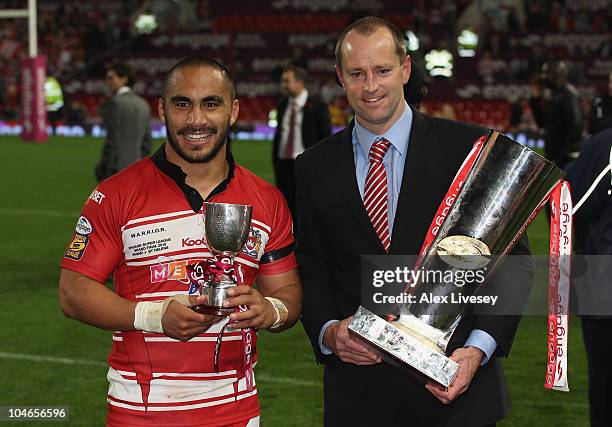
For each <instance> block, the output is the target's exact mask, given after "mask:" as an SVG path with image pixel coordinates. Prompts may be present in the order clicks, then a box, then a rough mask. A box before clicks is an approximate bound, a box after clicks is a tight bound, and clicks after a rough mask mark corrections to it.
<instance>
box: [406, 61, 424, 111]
mask: <svg viewBox="0 0 612 427" xmlns="http://www.w3.org/2000/svg"><path fill="white" fill-rule="evenodd" d="M427 93H429V81H428V80H427V77H425V73H424V72H423V70H422V69H421V67H419V66H416V64H414V63H413V64H412V67H411V68H410V78H409V79H408V83H406V84H405V85H404V100H405V101H406V102H407V103H408V105H411V106H413V107H414V108H416V109H417V110H420V109H421V104H422V103H423V99H425V97H426V96H427Z"/></svg>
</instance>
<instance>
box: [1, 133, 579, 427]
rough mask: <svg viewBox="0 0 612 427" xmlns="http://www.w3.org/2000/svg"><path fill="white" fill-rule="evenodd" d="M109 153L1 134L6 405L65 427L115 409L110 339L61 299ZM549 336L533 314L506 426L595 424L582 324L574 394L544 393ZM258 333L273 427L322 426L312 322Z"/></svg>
mask: <svg viewBox="0 0 612 427" xmlns="http://www.w3.org/2000/svg"><path fill="white" fill-rule="evenodd" d="M100 147H101V140H99V139H93V138H51V139H50V141H49V142H48V143H47V144H33V143H24V142H22V141H20V140H19V139H18V138H17V137H0V148H1V149H2V153H3V155H4V161H3V162H2V163H3V166H2V168H1V169H0V182H1V185H0V189H1V190H0V196H1V197H0V200H1V204H0V222H1V226H0V237H1V238H2V240H1V242H2V245H1V249H0V266H1V279H0V291H1V292H2V298H1V301H2V304H1V307H2V309H1V310H0V325H2V326H1V327H0V379H1V386H2V387H1V389H0V405H38V406H40V405H66V406H69V407H70V421H69V422H68V423H67V424H66V425H71V426H98V425H104V417H105V411H106V390H107V382H106V367H105V365H106V356H107V353H108V351H109V349H110V345H111V333H110V332H108V331H102V330H98V329H95V328H93V327H90V326H87V325H84V324H81V323H79V322H77V321H74V320H70V319H67V318H64V316H63V315H62V313H61V311H60V309H59V305H58V302H57V283H58V277H59V267H58V264H59V261H60V258H61V256H62V254H63V250H64V248H65V246H66V244H67V243H68V240H69V238H70V236H71V232H72V230H73V228H74V225H75V222H76V219H77V218H78V214H79V211H80V209H81V206H82V204H83V202H84V201H85V200H86V198H87V197H88V196H89V194H90V193H91V191H92V189H93V188H94V187H95V180H94V177H93V168H94V165H95V163H96V161H97V158H98V155H99V152H100ZM270 147H271V144H270V142H261V141H235V142H234V143H233V150H234V153H235V155H236V158H237V161H238V162H239V163H241V164H242V165H244V166H246V167H247V168H249V169H251V170H252V171H253V172H255V173H257V174H258V175H260V176H261V177H263V178H265V179H268V180H272V172H271V165H270V158H271V155H270ZM529 238H530V241H531V245H532V250H533V251H534V252H535V253H539V254H543V253H546V251H547V239H548V231H547V222H546V219H545V218H544V217H543V216H541V215H540V216H539V217H538V218H537V219H536V221H535V222H534V224H533V225H532V226H531V227H530V228H529ZM542 277H543V275H542V274H540V275H538V280H537V283H536V285H535V286H534V291H533V295H532V296H533V297H534V298H537V297H540V298H541V297H542V295H544V294H545V284H544V281H543V278H542ZM545 329H546V320H545V318H544V317H543V316H541V315H529V316H525V317H524V318H523V321H522V322H521V326H520V329H519V331H518V333H517V336H516V339H515V342H514V347H513V349H512V353H511V355H510V358H509V359H508V360H507V361H506V362H505V367H506V375H507V378H508V384H509V388H510V392H511V396H512V400H513V410H512V412H511V414H510V416H509V418H508V419H507V420H505V421H503V422H502V423H500V425H501V426H505V427H510V426H552V425H555V426H587V425H588V402H587V374H586V361H585V355H584V348H583V345H582V336H581V333H580V324H579V319H572V322H571V332H572V333H571V335H570V336H571V339H570V354H569V378H570V388H571V392H570V393H560V392H551V391H547V390H545V389H544V388H543V386H542V384H543V381H544V371H545V359H546V331H545ZM259 336H260V339H259V341H258V350H259V352H260V362H259V363H258V366H257V368H256V372H257V379H258V388H259V396H260V401H261V406H262V425H264V426H319V425H322V417H323V407H322V406H323V405H322V393H323V388H322V374H323V369H322V367H321V366H317V365H316V363H315V361H314V356H313V355H312V352H311V350H310V345H309V343H308V340H307V338H306V336H305V334H304V332H303V329H302V327H301V325H299V324H298V325H297V326H296V327H294V328H293V329H291V330H290V331H288V332H286V333H283V334H280V335H277V334H274V335H273V334H269V333H266V332H262V333H260V335H259ZM382 391H383V390H380V392H382ZM381 409H382V408H381ZM0 424H1V423H0ZM39 424H40V425H49V424H48V423H39ZM58 424H59V423H53V425H58ZM6 425H9V424H6ZM24 425H37V424H36V423H27V424H24ZM406 426H410V419H409V417H408V418H407V420H406Z"/></svg>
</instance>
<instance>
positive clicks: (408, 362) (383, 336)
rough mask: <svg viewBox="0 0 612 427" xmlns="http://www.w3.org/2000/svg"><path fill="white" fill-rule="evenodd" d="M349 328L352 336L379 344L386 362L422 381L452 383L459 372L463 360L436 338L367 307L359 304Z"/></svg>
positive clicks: (376, 346)
mask: <svg viewBox="0 0 612 427" xmlns="http://www.w3.org/2000/svg"><path fill="white" fill-rule="evenodd" d="M398 326H399V327H398ZM348 329H349V333H350V335H351V338H355V339H358V340H360V341H362V342H365V343H367V344H369V345H371V346H373V347H375V348H376V349H377V350H379V351H380V353H381V357H382V359H383V360H384V361H385V362H387V363H389V364H390V365H392V366H394V367H396V368H398V369H399V370H401V371H402V372H404V373H406V374H408V375H410V376H412V377H414V378H416V379H417V380H419V381H421V382H426V381H427V380H433V381H435V382H437V383H439V384H441V385H442V386H444V387H448V386H449V385H450V384H451V383H452V382H453V380H454V379H455V376H457V374H458V373H459V364H458V363H457V362H455V361H454V360H451V359H449V358H448V357H446V355H445V354H444V353H443V352H442V350H440V349H439V348H438V347H437V346H436V344H435V343H434V342H433V341H430V340H428V339H427V338H425V337H423V336H420V335H418V334H413V333H412V332H411V331H410V330H409V329H407V328H406V327H403V326H402V325H399V324H395V322H393V323H390V322H387V321H386V320H384V319H383V318H381V317H379V316H377V315H375V314H374V313H372V312H371V311H369V310H367V309H365V308H363V307H359V309H358V310H357V312H356V313H355V315H354V316H353V319H352V320H351V323H350V324H349V326H348Z"/></svg>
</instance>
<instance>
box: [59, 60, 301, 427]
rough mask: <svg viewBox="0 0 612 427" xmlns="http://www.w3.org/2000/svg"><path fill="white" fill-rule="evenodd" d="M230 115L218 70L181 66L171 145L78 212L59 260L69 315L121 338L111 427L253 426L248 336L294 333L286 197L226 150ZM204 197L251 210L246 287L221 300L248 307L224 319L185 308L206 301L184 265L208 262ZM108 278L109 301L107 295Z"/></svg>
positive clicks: (170, 110)
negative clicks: (111, 287)
mask: <svg viewBox="0 0 612 427" xmlns="http://www.w3.org/2000/svg"><path fill="white" fill-rule="evenodd" d="M238 109H239V106H238V101H237V100H236V99H235V90H234V84H233V82H232V80H231V77H230V76H229V73H228V72H227V70H226V69H225V67H224V66H223V65H221V64H219V63H218V62H216V61H214V60H212V59H210V58H207V57H199V56H197V57H189V58H186V59H183V60H181V61H180V62H179V63H177V64H176V65H175V66H174V67H173V68H172V69H171V70H170V71H169V73H168V76H167V78H166V80H165V82H164V88H163V94H162V97H161V98H160V100H159V103H158V110H159V115H160V118H161V119H162V121H163V122H164V123H165V124H166V143H165V144H163V145H162V146H161V147H160V149H159V150H158V151H157V152H156V153H155V154H154V155H153V156H152V157H151V158H148V159H144V160H141V161H140V162H137V163H135V164H134V165H132V166H130V167H129V168H127V169H125V170H123V171H122V172H120V173H118V174H117V175H114V176H113V177H110V178H109V179H107V180H105V181H103V182H102V183H101V184H100V185H99V186H98V187H97V188H96V189H95V190H94V191H93V193H92V194H91V196H90V197H89V199H88V200H87V202H86V203H85V206H84V207H83V210H82V213H81V217H80V218H79V220H78V222H77V225H76V230H75V232H74V235H73V238H72V241H71V243H70V245H69V247H68V249H67V250H66V253H65V255H64V258H63V260H62V262H61V267H62V274H61V278H60V304H61V307H62V310H63V311H64V313H65V314H66V315H67V316H69V317H72V318H75V319H78V320H80V321H82V322H85V323H88V324H91V325H93V326H96V327H99V328H103V329H110V330H113V331H115V333H114V335H113V347H112V351H111V354H110V356H109V359H108V361H109V365H110V367H109V372H108V380H109V382H110V387H109V391H108V396H107V401H108V416H107V420H106V422H107V425H110V426H119V425H120V426H136V425H138V426H153V425H155V426H249V427H251V426H258V425H259V403H258V400H257V389H256V388H255V382H254V377H253V376H252V369H251V367H252V364H253V363H254V362H255V360H256V358H257V355H256V352H255V350H254V344H255V339H256V335H255V332H254V329H258V330H259V329H267V330H270V331H273V332H278V331H281V330H284V329H287V328H289V327H291V326H292V325H293V324H294V323H295V322H296V321H297V319H298V317H299V315H300V312H301V307H302V306H301V304H302V288H301V284H300V281H299V278H298V275H297V272H296V266H297V265H296V261H295V257H294V253H293V244H294V240H293V235H292V230H291V229H292V225H291V215H290V212H289V209H288V208H287V204H286V202H285V200H284V199H283V196H282V195H281V194H280V192H279V191H278V190H277V189H276V188H275V187H273V186H272V185H270V184H268V183H267V182H265V181H263V180H262V179H260V178H258V177H257V176H255V175H254V174H252V173H251V172H249V171H248V170H246V169H244V168H242V167H241V166H239V165H237V164H236V163H235V162H234V159H233V157H232V154H231V152H230V150H229V149H228V143H227V141H228V139H227V136H228V130H229V127H230V126H231V125H232V124H233V123H234V122H235V121H236V119H237V117H238ZM204 201H211V202H221V203H237V204H247V205H251V206H253V214H252V218H253V219H252V221H251V228H250V233H249V238H248V241H247V243H246V245H245V246H244V248H243V249H242V251H241V253H240V254H239V255H238V256H237V257H236V258H235V259H234V264H235V267H236V270H239V271H240V272H241V274H240V276H241V277H242V280H241V283H244V284H241V285H239V286H237V287H236V288H234V290H233V293H232V298H231V299H230V300H229V301H228V304H227V306H228V307H238V306H247V307H248V309H247V310H246V311H239V310H236V311H235V312H233V313H232V314H231V315H230V316H229V320H228V318H227V317H218V316H213V315H206V314H200V313H198V312H195V311H193V310H192V309H191V308H190V306H194V305H199V304H202V303H203V302H205V299H204V297H201V296H197V295H190V293H191V292H193V290H194V289H193V287H192V286H190V278H189V273H190V272H191V271H192V268H191V267H192V266H193V265H194V264H197V263H200V264H203V263H202V261H207V260H210V259H211V258H212V257H213V256H212V254H211V253H210V251H209V250H208V248H207V247H206V243H205V241H204V239H203V225H202V224H203V218H202V211H201V208H202V204H203V202H204ZM110 274H113V278H114V283H115V292H112V291H110V290H109V289H107V288H106V287H105V286H104V285H103V283H104V281H105V280H106V278H107V277H109V275H110ZM254 284H256V285H257V287H254V286H253V285H254ZM190 288H191V292H190ZM228 321H229V322H231V325H230V326H231V327H228V328H225V332H224V333H222V331H223V329H224V327H225V326H226V324H227V323H228ZM217 343H219V344H218V345H217Z"/></svg>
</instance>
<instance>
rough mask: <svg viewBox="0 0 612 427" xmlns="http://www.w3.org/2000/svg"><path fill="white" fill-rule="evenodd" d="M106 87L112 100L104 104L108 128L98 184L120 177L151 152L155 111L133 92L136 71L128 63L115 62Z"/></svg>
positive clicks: (100, 161) (109, 69) (99, 168)
mask: <svg viewBox="0 0 612 427" xmlns="http://www.w3.org/2000/svg"><path fill="white" fill-rule="evenodd" d="M106 84H107V86H108V89H109V90H110V92H111V93H112V97H111V98H110V99H109V100H108V101H106V102H105V103H104V105H102V108H101V112H100V115H101V116H102V122H103V126H104V128H105V129H106V140H105V141H104V145H103V146H102V154H101V158H100V160H99V162H98V164H97V166H96V168H95V175H96V178H97V180H98V182H101V181H102V180H104V179H106V178H108V177H109V176H111V175H114V174H116V173H117V172H119V171H120V170H122V169H124V168H126V167H127V166H129V165H130V164H132V163H134V162H135V161H137V160H140V159H142V158H144V157H146V156H148V155H149V154H150V153H151V147H152V141H151V127H150V124H149V123H150V119H151V109H150V108H149V104H148V103H147V101H145V100H144V99H143V98H142V97H140V96H138V95H136V94H135V93H134V91H132V89H131V86H132V85H133V84H134V77H133V74H132V69H131V68H130V66H129V65H127V64H126V63H123V62H120V61H114V62H112V63H111V64H110V65H109V66H108V68H107V71H106Z"/></svg>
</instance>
